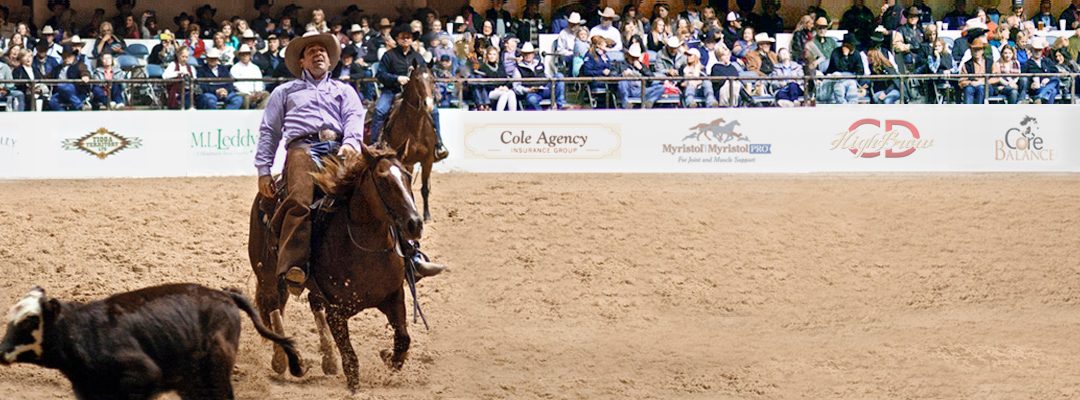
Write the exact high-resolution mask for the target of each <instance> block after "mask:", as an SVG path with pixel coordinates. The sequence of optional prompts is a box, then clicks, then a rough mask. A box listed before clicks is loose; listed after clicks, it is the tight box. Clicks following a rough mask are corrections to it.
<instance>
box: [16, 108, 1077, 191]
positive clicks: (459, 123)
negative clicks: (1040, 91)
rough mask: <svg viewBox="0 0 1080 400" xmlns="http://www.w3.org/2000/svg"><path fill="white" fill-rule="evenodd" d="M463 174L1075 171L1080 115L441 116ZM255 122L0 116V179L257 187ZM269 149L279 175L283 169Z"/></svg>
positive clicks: (1060, 111) (220, 114) (1030, 111)
mask: <svg viewBox="0 0 1080 400" xmlns="http://www.w3.org/2000/svg"><path fill="white" fill-rule="evenodd" d="M440 115H441V117H442V120H441V122H442V129H443V137H444V139H445V142H446V145H447V147H448V148H449V149H450V152H451V156H450V158H448V159H446V160H444V161H442V162H440V163H438V164H436V168H437V169H438V170H440V171H463V172H664V173H669V172H706V173H707V172H721V173H728V172H779V173H799V172H874V171H879V172H887V171H927V172H945V171H976V172H977V171H1071V172H1080V155H1078V153H1080V134H1078V133H1077V132H1078V131H1077V129H1076V126H1077V125H1078V123H1080V117H1077V115H1080V106H1069V105H1055V106H1040V105H1026V106H1024V105H987V106H964V105H958V106H920V105H910V106H877V105H873V106H819V107H816V108H786V109H781V108H751V109H725V108H715V109H695V110H684V109H675V110H671V109H665V110H647V111H640V110H636V111H635V110H629V111H623V110H617V111H614V110H613V111H560V112H524V111H522V112H466V111H458V110H441V111H440ZM261 118H262V112H261V111H128V112H70V113H52V112H46V113H0V126H3V127H4V129H2V130H0V179H21V178H124V177H169V176H221V175H254V174H255V168H254V166H253V164H254V157H255V149H256V146H257V142H258V138H259V133H258V128H259V122H260V120H261ZM283 159H284V157H283V156H282V152H281V149H279V153H278V157H277V159H276V161H277V165H276V168H275V171H280V166H281V162H282V161H283Z"/></svg>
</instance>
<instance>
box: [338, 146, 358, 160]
mask: <svg viewBox="0 0 1080 400" xmlns="http://www.w3.org/2000/svg"><path fill="white" fill-rule="evenodd" d="M350 154H356V149H354V148H353V147H352V145H350V144H346V145H342V146H341V148H340V149H338V151H337V155H338V156H341V157H348V156H349V155H350Z"/></svg>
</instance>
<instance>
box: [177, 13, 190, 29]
mask: <svg viewBox="0 0 1080 400" xmlns="http://www.w3.org/2000/svg"><path fill="white" fill-rule="evenodd" d="M173 23H174V24H176V32H177V33H180V34H184V33H187V31H188V27H189V26H191V16H190V15H188V13H186V12H182V13H180V15H177V16H175V17H173Z"/></svg>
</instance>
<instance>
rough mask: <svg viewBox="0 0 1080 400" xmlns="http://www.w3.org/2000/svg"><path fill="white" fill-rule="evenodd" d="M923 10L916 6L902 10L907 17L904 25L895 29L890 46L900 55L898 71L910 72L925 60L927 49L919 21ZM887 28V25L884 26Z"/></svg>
mask: <svg viewBox="0 0 1080 400" xmlns="http://www.w3.org/2000/svg"><path fill="white" fill-rule="evenodd" d="M922 15H923V12H922V10H920V9H919V8H918V7H915V6H911V7H908V9H907V10H905V11H904V17H905V18H907V20H906V21H905V23H904V25H902V26H900V27H899V28H897V29H896V33H895V34H893V35H892V48H893V50H894V51H896V53H897V54H898V55H899V56H900V57H899V58H900V62H899V63H898V64H900V65H899V66H900V72H902V73H910V72H912V71H915V70H917V69H919V67H920V65H921V64H922V62H923V61H925V59H926V57H927V55H928V53H929V51H927V50H929V49H928V46H926V44H925V35H924V33H923V29H922V27H921V26H920V25H919V21H920V19H921V18H922ZM886 28H887V27H886Z"/></svg>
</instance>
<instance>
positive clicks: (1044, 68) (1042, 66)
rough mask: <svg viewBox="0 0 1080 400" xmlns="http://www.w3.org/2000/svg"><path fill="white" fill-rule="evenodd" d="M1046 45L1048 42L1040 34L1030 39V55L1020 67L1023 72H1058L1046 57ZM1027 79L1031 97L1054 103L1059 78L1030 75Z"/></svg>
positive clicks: (1035, 99) (1058, 86)
mask: <svg viewBox="0 0 1080 400" xmlns="http://www.w3.org/2000/svg"><path fill="white" fill-rule="evenodd" d="M1047 47H1050V44H1049V43H1047V41H1046V38H1044V37H1042V36H1036V37H1035V38H1033V39H1032V40H1031V55H1030V57H1029V58H1028V60H1027V62H1025V63H1024V66H1023V67H1022V71H1023V73H1025V74H1053V73H1057V72H1058V68H1057V66H1056V65H1054V62H1053V61H1052V60H1050V59H1049V58H1048V57H1046V52H1047V50H1046V48H1047ZM1029 79H1030V84H1029V88H1030V90H1031V96H1032V99H1033V100H1034V101H1035V102H1036V103H1039V104H1054V101H1055V100H1056V99H1057V96H1058V90H1059V89H1060V87H1061V80H1060V79H1058V78H1057V77H1030V78H1029Z"/></svg>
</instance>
